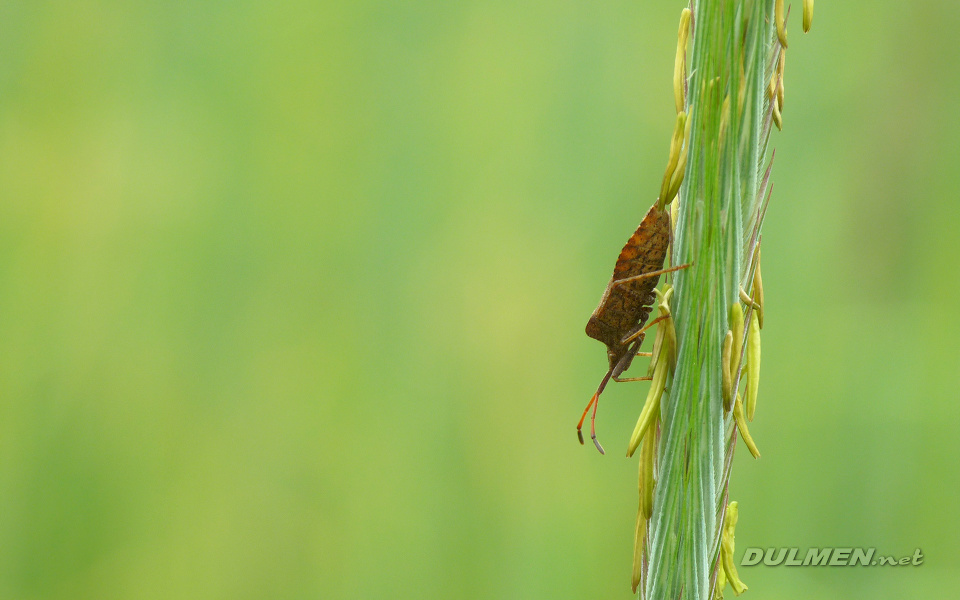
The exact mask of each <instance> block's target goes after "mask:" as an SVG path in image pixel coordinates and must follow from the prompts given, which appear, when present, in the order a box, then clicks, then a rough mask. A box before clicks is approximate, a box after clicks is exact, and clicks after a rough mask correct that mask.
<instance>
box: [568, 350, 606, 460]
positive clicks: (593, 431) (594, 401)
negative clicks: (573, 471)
mask: <svg viewBox="0 0 960 600" xmlns="http://www.w3.org/2000/svg"><path fill="white" fill-rule="evenodd" d="M611 375H613V369H610V370H609V371H607V374H606V375H604V376H603V380H602V381H601V382H600V387H598V388H597V391H596V393H595V394H594V395H593V397H592V398H590V402H588V403H587V407H586V408H585V409H583V416H581V417H580V422H579V423H577V438H578V439H579V440H580V445H581V446H582V445H583V431H582V429H583V421H584V420H585V419H586V418H587V413H588V412H590V407H591V406H592V407H593V414H592V415H591V416H590V438H591V439H592V440H593V444H594V445H595V446H596V447H597V450H599V451H600V454H606V452H604V451H603V446H601V445H600V442H599V441H597V406H599V405H600V394H601V393H602V392H603V388H605V387H607V382H608V381H610V376H611Z"/></svg>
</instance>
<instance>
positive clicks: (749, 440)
mask: <svg viewBox="0 0 960 600" xmlns="http://www.w3.org/2000/svg"><path fill="white" fill-rule="evenodd" d="M733 418H734V420H735V421H736V422H737V429H739V430H740V437H741V438H743V443H744V444H746V445H747V450H749V451H750V454H752V455H753V457H754V458H760V450H758V449H757V445H756V444H755V443H754V441H753V437H751V436H750V430H749V429H747V420H746V418H744V416H743V402H742V401H741V400H740V394H737V401H736V402H734V404H733ZM728 575H729V573H728Z"/></svg>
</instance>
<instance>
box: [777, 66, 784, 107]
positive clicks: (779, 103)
mask: <svg viewBox="0 0 960 600" xmlns="http://www.w3.org/2000/svg"><path fill="white" fill-rule="evenodd" d="M777 108H779V109H780V113H781V114H782V113H783V76H782V75H781V76H780V85H778V86H777Z"/></svg>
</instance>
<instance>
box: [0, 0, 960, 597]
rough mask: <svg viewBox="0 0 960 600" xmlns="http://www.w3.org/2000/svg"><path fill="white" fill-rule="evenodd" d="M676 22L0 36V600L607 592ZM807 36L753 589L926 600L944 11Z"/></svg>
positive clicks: (882, 5)
mask: <svg viewBox="0 0 960 600" xmlns="http://www.w3.org/2000/svg"><path fill="white" fill-rule="evenodd" d="M683 6H684V3H683V2H680V1H677V2H659V3H653V2H649V1H644V2H636V1H630V2H627V1H614V2H600V3H597V2H546V1H540V2H537V1H523V0H521V1H510V2H507V1H499V2H498V1H488V2H474V1H469V0H464V1H458V2H428V1H421V2H361V1H357V2H339V3H329V2H322V1H321V2H320V3H316V2H244V1H238V2H206V1H196V2H135V3H132V2H107V1H100V2H98V1H93V0H86V1H72V2H41V1H36V2H2V3H0V198H2V201H0V211H2V212H0V599H8V598H9V599H25V600H34V599H35V600H40V599H71V600H73V599H85V598H90V599H98V600H99V599H113V598H116V599H141V598H143V599H146V598H157V599H160V598H163V599H169V598H224V599H244V598H250V599H254V598H256V599H259V598H270V599H276V598H361V599H362V598H498V599H500V598H524V599H526V598H551V599H555V598H599V597H603V598H630V597H631V594H630V589H629V582H630V564H631V552H632V538H633V526H634V516H635V514H636V502H637V498H636V468H637V467H636V462H635V460H628V459H626V458H623V456H622V454H621V452H620V451H618V450H616V449H617V448H618V446H620V447H624V448H625V446H626V442H627V439H628V436H629V434H630V432H631V431H632V428H633V425H634V422H635V419H636V415H637V413H638V411H639V408H640V402H641V401H642V399H643V396H644V394H645V389H646V387H645V384H629V385H628V384H624V385H614V386H611V387H610V388H609V389H608V391H607V393H606V394H605V396H604V406H603V407H602V408H601V411H600V417H599V420H598V428H599V432H600V436H601V439H602V440H603V441H604V442H605V443H606V444H607V447H608V450H609V452H608V455H607V456H606V457H601V456H599V455H598V454H597V453H596V452H595V451H594V450H593V449H592V448H590V447H581V446H580V445H579V444H577V442H576V437H575V435H574V425H575V424H576V421H577V419H578V418H579V416H580V411H581V409H582V408H583V406H584V404H585V403H586V401H587V399H588V398H589V396H590V394H591V393H592V392H593V390H594V389H595V386H596V384H597V382H598V381H599V379H600V377H601V375H602V374H603V371H604V369H605V364H606V359H605V356H604V352H603V348H602V346H601V345H600V344H598V343H597V342H596V341H594V340H591V339H588V338H587V337H586V336H585V335H584V332H583V327H584V325H585V323H586V321H587V318H588V316H589V315H590V313H591V312H592V311H593V309H594V307H595V306H596V302H597V300H598V299H599V297H600V293H601V291H602V289H603V287H604V285H605V284H606V282H607V279H608V277H609V276H610V271H611V269H612V266H613V260H614V257H615V256H616V253H617V252H618V251H619V249H620V247H621V245H622V244H623V242H624V241H625V240H626V238H627V237H628V236H629V234H630V233H631V231H632V230H633V228H634V227H635V225H636V223H637V222H638V221H639V219H640V217H641V216H642V215H643V213H644V212H645V211H646V209H647V207H648V206H649V205H650V203H651V202H652V201H653V200H654V198H655V196H656V193H657V190H658V188H659V183H660V177H661V175H662V170H663V167H664V165H665V161H666V156H667V149H668V145H669V135H670V131H671V130H672V125H673V118H674V117H673V115H674V108H673V97H672V92H671V81H672V72H673V53H674V49H675V44H676V30H677V20H678V16H679V12H680V9H681V8H682V7H683ZM794 10H795V13H796V17H797V18H795V19H794V22H793V26H792V28H791V32H790V43H791V45H790V52H789V54H788V60H787V71H786V78H785V88H786V92H787V93H786V104H785V110H784V123H785V130H784V132H783V133H776V132H775V133H774V137H773V144H774V145H775V146H776V148H777V164H776V167H775V181H776V188H775V190H774V195H773V201H772V203H771V205H770V210H769V212H768V214H767V221H766V227H765V237H764V240H765V241H764V276H765V288H766V298H767V317H766V323H765V325H766V327H765V329H764V337H763V343H764V353H763V378H762V383H761V388H760V403H759V410H758V416H757V419H756V421H754V423H753V424H752V425H751V431H752V433H753V435H754V438H755V439H756V440H757V442H758V444H759V446H760V449H761V451H762V452H763V458H762V459H761V460H759V461H753V460H751V459H749V457H748V455H747V453H746V452H740V453H738V458H737V464H736V466H735V470H734V475H733V479H732V484H731V497H732V498H734V499H737V500H739V502H740V515H741V517H740V525H739V527H738V530H737V546H738V553H737V557H738V560H739V556H740V554H741V553H742V552H743V549H744V548H746V547H748V546H799V547H802V548H806V547H810V546H817V547H819V546H846V547H851V546H865V547H876V548H877V549H878V551H879V552H881V553H884V554H892V555H898V556H899V555H907V554H912V553H913V551H914V549H915V548H917V547H920V548H921V549H922V551H923V553H924V554H925V556H926V560H925V562H924V564H923V566H921V567H903V568H896V569H894V568H885V569H881V568H805V569H804V568H799V569H798V568H792V569H791V568H785V567H779V568H770V567H762V566H761V567H752V568H742V569H741V575H742V577H743V579H744V581H745V582H746V583H747V584H748V585H749V586H750V587H751V590H750V591H749V592H747V596H744V597H745V598H758V599H759V598H767V599H770V598H775V599H788V598H790V599H792V598H809V597H818V598H849V597H861V598H865V597H870V598H903V597H907V596H913V597H921V596H926V597H949V596H952V595H954V594H955V590H956V589H957V587H958V586H960V570H958V567H957V564H956V563H954V562H953V561H954V560H955V559H956V557H957V556H958V553H960V536H958V535H957V531H958V527H960V519H958V516H957V512H956V511H957V506H958V504H960V468H958V462H960V436H958V424H960V391H958V385H957V381H956V380H957V374H958V370H960V311H958V300H957V298H958V296H960V278H958V277H957V275H958V273H960V235H958V233H957V232H958V225H960V204H958V201H957V187H958V183H960V169H958V168H957V162H958V160H960V146H958V143H957V140H958V138H960V112H958V111H957V110H956V103H957V98H958V97H960V71H958V69H957V67H956V65H957V64H958V62H960V61H958V59H960V48H958V46H957V44H956V43H955V38H956V33H957V32H958V31H960V5H955V4H951V3H942V2H932V1H931V2H915V3H900V2H894V1H892V0H887V1H883V2H872V3H869V5H866V4H862V3H861V4H858V3H839V2H818V3H817V12H816V16H815V18H814V26H813V31H812V33H811V34H809V35H806V36H803V35H802V34H801V31H800V28H799V12H797V11H799V4H796V5H795V6H794ZM951 511H953V512H951ZM727 594H728V595H730V592H729V591H728V592H727Z"/></svg>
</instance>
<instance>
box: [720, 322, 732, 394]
mask: <svg viewBox="0 0 960 600" xmlns="http://www.w3.org/2000/svg"><path fill="white" fill-rule="evenodd" d="M732 350H733V332H732V331H727V335H726V336H725V337H724V338H723V351H722V352H721V355H720V365H721V370H722V371H723V373H722V377H721V387H722V389H723V410H724V411H727V412H729V411H730V406H731V405H732V400H731V399H732V397H733V376H732V375H731V373H730V354H731V353H732Z"/></svg>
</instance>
